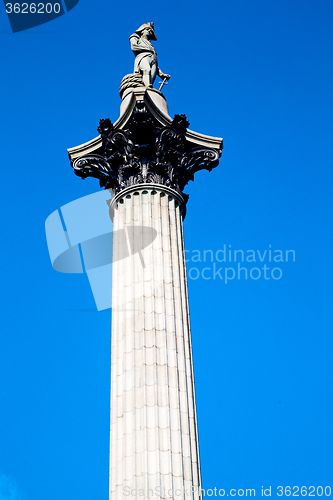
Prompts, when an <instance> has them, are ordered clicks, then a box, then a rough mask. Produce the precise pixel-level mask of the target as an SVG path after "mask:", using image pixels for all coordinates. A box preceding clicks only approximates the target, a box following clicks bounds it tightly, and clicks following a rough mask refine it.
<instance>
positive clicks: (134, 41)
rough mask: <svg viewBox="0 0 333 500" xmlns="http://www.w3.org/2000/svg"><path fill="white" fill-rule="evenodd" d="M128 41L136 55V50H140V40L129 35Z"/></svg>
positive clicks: (136, 36) (135, 36)
mask: <svg viewBox="0 0 333 500" xmlns="http://www.w3.org/2000/svg"><path fill="white" fill-rule="evenodd" d="M129 41H130V46H131V49H132V51H133V52H134V54H136V53H137V52H138V48H140V38H139V37H138V35H136V34H135V35H131V36H130V39H129Z"/></svg>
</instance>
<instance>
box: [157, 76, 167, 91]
mask: <svg viewBox="0 0 333 500" xmlns="http://www.w3.org/2000/svg"><path fill="white" fill-rule="evenodd" d="M160 84H161V85H160V87H159V89H158V91H159V92H161V90H162V88H163V86H164V85H168V82H167V78H164V80H163V82H160Z"/></svg>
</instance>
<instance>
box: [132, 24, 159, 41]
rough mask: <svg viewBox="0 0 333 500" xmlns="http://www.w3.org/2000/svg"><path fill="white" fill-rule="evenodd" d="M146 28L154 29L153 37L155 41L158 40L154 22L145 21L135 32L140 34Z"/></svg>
mask: <svg viewBox="0 0 333 500" xmlns="http://www.w3.org/2000/svg"><path fill="white" fill-rule="evenodd" d="M145 28H150V29H151V30H152V31H153V34H154V38H153V40H155V41H156V40H157V36H156V33H155V29H154V23H144V24H142V25H141V26H140V28H138V29H137V30H136V31H135V33H137V34H138V35H140V34H141V33H142V32H143V30H144V29H145Z"/></svg>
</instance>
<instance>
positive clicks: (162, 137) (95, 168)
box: [72, 101, 221, 202]
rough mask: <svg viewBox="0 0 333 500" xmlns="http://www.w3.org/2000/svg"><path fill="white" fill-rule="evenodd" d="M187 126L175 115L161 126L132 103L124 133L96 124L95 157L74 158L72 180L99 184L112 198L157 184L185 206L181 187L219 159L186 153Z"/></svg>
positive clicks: (212, 153) (205, 152)
mask: <svg viewBox="0 0 333 500" xmlns="http://www.w3.org/2000/svg"><path fill="white" fill-rule="evenodd" d="M188 126H189V122H188V121H187V118H186V116H185V115H177V114H176V115H175V116H174V118H173V120H172V122H171V124H170V125H166V126H161V124H160V123H158V122H157V120H156V118H154V116H152V114H151V113H150V112H149V111H148V110H147V107H146V105H145V103H144V102H143V101H137V102H136V105H135V107H134V109H133V112H132V115H131V117H130V119H129V120H128V122H127V124H126V128H124V129H117V128H115V127H114V125H113V124H112V123H111V120H110V119H109V118H106V119H102V120H100V123H99V127H98V129H97V130H98V132H99V133H100V134H101V139H102V144H101V147H100V148H99V149H98V154H93V155H92V154H87V155H84V156H81V157H79V158H76V159H75V160H72V166H73V168H74V171H75V173H76V175H78V176H80V177H82V178H83V179H85V178H86V177H95V178H98V179H99V181H100V186H101V187H105V188H106V189H110V190H111V191H112V192H113V194H117V193H119V192H120V191H121V190H123V189H125V188H126V187H128V186H132V185H135V184H142V183H157V184H162V185H165V186H168V187H171V188H173V189H174V190H176V191H177V192H179V193H180V194H181V195H182V196H183V198H184V200H185V202H186V201H187V199H188V195H186V194H185V193H183V189H184V187H185V186H186V184H187V183H188V182H189V181H190V180H193V178H194V174H195V173H196V172H198V171H199V170H203V169H205V170H208V171H211V170H212V169H213V168H215V167H216V166H217V165H218V162H219V157H220V156H221V152H220V151H219V150H217V149H213V148H209V147H194V148H193V147H191V146H192V143H191V142H190V141H188V140H187V138H186V131H187V128H188ZM96 153H97V151H96Z"/></svg>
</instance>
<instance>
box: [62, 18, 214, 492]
mask: <svg viewBox="0 0 333 500" xmlns="http://www.w3.org/2000/svg"><path fill="white" fill-rule="evenodd" d="M154 40H156V34H155V30H154V25H153V23H146V24H143V25H142V26H140V28H138V29H137V30H136V32H135V33H134V34H133V35H131V37H130V45H131V49H132V51H133V52H134V55H135V62H134V72H133V73H132V74H129V75H126V76H125V77H124V78H123V80H122V82H121V85H120V97H121V99H122V103H121V106H120V116H119V118H118V120H117V121H116V122H115V123H114V124H112V123H111V121H110V120H109V119H108V118H107V119H103V120H100V124H99V127H98V132H99V133H100V135H99V136H98V137H97V138H95V139H93V140H91V141H89V142H87V143H85V144H82V145H80V146H77V147H74V148H71V149H69V150H68V152H69V157H70V160H71V165H72V167H73V168H74V172H75V174H76V175H78V176H79V177H82V178H83V179H85V178H86V177H89V176H90V177H96V178H98V179H99V182H100V186H101V187H105V188H106V189H108V190H109V191H110V194H111V199H110V201H109V202H108V204H109V211H110V216H111V219H112V220H113V230H114V233H113V234H114V238H113V277H112V342H111V346H112V347H111V431H110V497H109V498H110V499H111V500H123V499H124V498H130V499H131V498H133V497H135V498H142V499H144V498H149V497H150V498H153V497H155V498H156V497H160V498H166V499H167V498H170V499H171V498H172V499H177V498H179V500H191V499H193V500H194V499H199V498H200V497H201V493H200V486H201V478H200V462H199V450H198V432H197V419H196V406H195V393H194V378H193V363H192V347H191V333H190V319H189V306H188V294H187V279H186V266H185V256H184V236H183V219H184V217H185V212H186V203H187V200H188V196H187V195H186V194H185V193H183V189H184V187H185V185H186V184H187V183H188V181H190V180H193V175H194V173H195V172H197V171H198V170H202V169H206V170H209V171H210V170H212V169H213V168H215V167H216V166H217V165H218V162H219V157H220V156H221V151H222V139H219V138H215V137H209V136H206V135H202V134H198V133H196V132H193V131H191V130H189V129H188V128H187V127H188V126H189V123H188V121H187V119H186V116H185V115H175V116H174V118H173V119H172V118H171V117H170V116H169V114H168V106H167V103H166V100H165V97H164V95H163V93H162V92H161V90H162V87H163V85H164V84H165V82H166V80H169V78H170V75H167V74H165V73H163V72H162V71H161V70H160V68H159V66H158V63H157V56H156V51H155V49H154V47H153V45H152V43H151V42H152V41H154ZM156 76H159V77H160V78H161V79H162V80H163V81H162V83H161V86H160V88H159V90H156V89H154V88H153V84H154V80H155V78H156ZM197 201H199V200H197ZM106 210H108V208H107V207H106ZM147 228H148V229H149V228H150V229H151V231H150V233H149V231H148V232H147ZM152 235H153V236H152ZM152 240H153V241H152ZM128 245H129V247H131V245H132V250H133V246H134V247H135V248H137V249H139V250H140V251H139V252H138V253H136V252H133V251H132V252H131V251H129V250H128V248H129V247H128ZM141 249H142V250H141ZM110 252H111V249H110Z"/></svg>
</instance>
